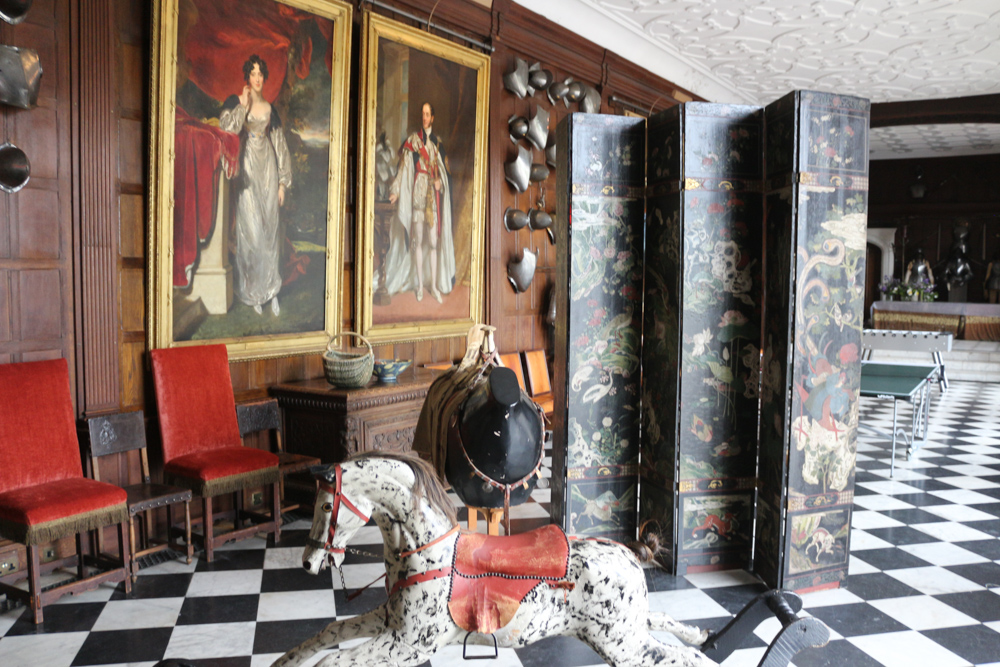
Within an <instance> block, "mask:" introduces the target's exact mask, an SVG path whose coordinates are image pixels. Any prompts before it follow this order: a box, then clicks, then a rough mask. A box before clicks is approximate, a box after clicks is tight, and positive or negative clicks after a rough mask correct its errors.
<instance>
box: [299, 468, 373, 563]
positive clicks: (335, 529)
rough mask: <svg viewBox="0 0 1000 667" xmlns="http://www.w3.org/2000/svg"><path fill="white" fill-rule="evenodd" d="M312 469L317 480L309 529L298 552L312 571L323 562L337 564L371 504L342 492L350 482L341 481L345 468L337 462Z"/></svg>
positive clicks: (356, 496) (365, 522)
mask: <svg viewBox="0 0 1000 667" xmlns="http://www.w3.org/2000/svg"><path fill="white" fill-rule="evenodd" d="M348 465H349V464H348ZM348 470H350V466H349V467H348ZM312 472H313V476H315V477H316V479H317V480H318V481H319V489H318V491H317V492H316V507H315V509H314V510H313V524H312V529H311V530H310V531H309V539H308V540H307V542H306V548H305V551H304V552H303V554H302V567H304V568H305V569H306V570H307V571H308V572H309V573H310V574H316V573H318V572H319V571H320V570H321V569H322V568H323V567H324V566H325V565H326V564H327V562H332V563H333V565H334V567H340V565H341V564H342V563H343V562H344V549H345V548H346V546H347V543H348V541H350V539H351V538H352V537H353V536H354V534H355V533H356V532H358V529H359V528H361V527H362V526H364V525H365V524H367V523H368V518H369V517H370V516H371V511H372V509H373V507H374V506H373V503H372V502H371V501H370V500H368V498H365V497H364V496H361V495H358V494H352V493H351V492H350V490H347V491H346V492H345V486H348V487H349V486H350V483H349V482H346V483H345V479H344V472H345V470H344V468H342V467H341V466H340V465H332V466H323V467H317V468H314V469H313V470H312Z"/></svg>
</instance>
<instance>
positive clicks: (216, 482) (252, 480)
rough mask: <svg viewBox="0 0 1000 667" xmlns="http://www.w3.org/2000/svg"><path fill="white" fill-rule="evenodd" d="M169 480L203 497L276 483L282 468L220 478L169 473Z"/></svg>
mask: <svg viewBox="0 0 1000 667" xmlns="http://www.w3.org/2000/svg"><path fill="white" fill-rule="evenodd" d="M167 477H168V478H169V482H170V483H172V484H176V485H177V486H182V487H184V488H185V489H191V491H192V492H193V493H194V494H195V495H197V496H200V497H202V498H210V497H212V496H221V495H222V494H224V493H233V492H235V491H239V490H241V489H246V488H254V487H258V486H267V485H270V484H276V483H277V482H278V479H279V478H280V477H281V470H280V469H279V468H278V466H275V467H273V468H263V469H261V470H252V471H250V472H243V473H239V474H238V475H229V476H227V477H219V478H218V479H209V480H204V479H194V478H193V477H182V476H180V475H167Z"/></svg>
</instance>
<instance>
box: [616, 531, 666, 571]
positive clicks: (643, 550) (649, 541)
mask: <svg viewBox="0 0 1000 667" xmlns="http://www.w3.org/2000/svg"><path fill="white" fill-rule="evenodd" d="M649 524H650V522H649V521H645V522H643V524H642V525H641V526H639V539H637V540H633V541H631V542H626V544H625V546H627V547H628V548H629V549H631V550H632V551H633V553H635V555H636V557H637V558H638V559H639V562H640V563H650V562H653V561H655V560H656V557H657V556H659V555H660V553H661V552H663V551H665V550H666V549H665V548H664V547H663V545H662V544H660V536H659V534H657V533H656V532H654V531H653V530H652V529H651V528H650V527H649Z"/></svg>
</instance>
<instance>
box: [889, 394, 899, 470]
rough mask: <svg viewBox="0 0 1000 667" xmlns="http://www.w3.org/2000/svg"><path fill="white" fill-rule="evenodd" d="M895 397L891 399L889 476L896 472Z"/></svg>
mask: <svg viewBox="0 0 1000 667" xmlns="http://www.w3.org/2000/svg"><path fill="white" fill-rule="evenodd" d="M897 402H898V401H896V399H895V398H894V399H892V458H890V459H889V478H890V479H891V478H892V476H893V475H894V474H895V472H896V403H897Z"/></svg>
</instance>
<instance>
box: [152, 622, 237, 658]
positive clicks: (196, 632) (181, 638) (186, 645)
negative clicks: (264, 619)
mask: <svg viewBox="0 0 1000 667" xmlns="http://www.w3.org/2000/svg"><path fill="white" fill-rule="evenodd" d="M254 625H255V624H254V623H208V624H204V625H179V626H177V627H176V628H174V632H173V634H172V635H170V643H169V644H168V645H167V650H166V655H167V656H178V657H181V656H183V657H184V658H185V659H188V660H200V659H205V658H224V657H227V656H243V655H245V656H250V655H252V654H253V637H254Z"/></svg>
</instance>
